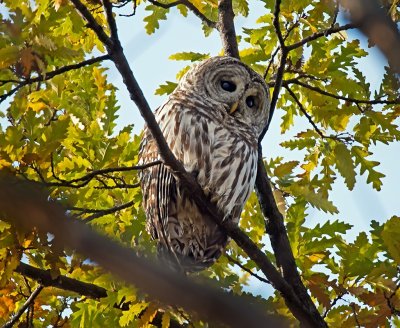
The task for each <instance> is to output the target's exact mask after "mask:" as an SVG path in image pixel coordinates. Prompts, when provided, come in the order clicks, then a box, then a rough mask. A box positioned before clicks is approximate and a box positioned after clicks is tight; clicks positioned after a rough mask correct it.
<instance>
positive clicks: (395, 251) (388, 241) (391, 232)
mask: <svg viewBox="0 0 400 328" xmlns="http://www.w3.org/2000/svg"><path fill="white" fill-rule="evenodd" d="M382 239H383V243H384V244H385V245H386V247H387V249H388V252H389V254H390V256H391V257H392V258H393V260H395V261H396V263H397V264H400V217H397V216H393V217H392V218H391V219H390V220H389V221H387V222H386V223H385V226H384V228H383V231H382Z"/></svg>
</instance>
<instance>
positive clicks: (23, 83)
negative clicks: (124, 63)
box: [0, 55, 110, 103]
mask: <svg viewBox="0 0 400 328" xmlns="http://www.w3.org/2000/svg"><path fill="white" fill-rule="evenodd" d="M109 59H110V56H109V55H103V56H99V57H95V58H91V59H88V60H84V61H82V62H80V63H77V64H72V65H66V66H63V67H60V68H58V69H55V70H54V71H51V72H48V73H45V74H43V75H39V76H37V77H34V78H30V79H26V80H22V81H18V84H17V86H15V87H14V88H13V89H11V90H10V91H9V92H7V93H6V94H4V95H2V96H0V103H2V102H3V101H4V100H6V99H7V98H8V97H10V96H12V95H13V94H14V93H15V92H17V91H18V90H19V89H21V88H22V87H24V86H26V85H30V84H33V83H36V82H42V81H47V80H50V79H51V78H53V77H55V76H57V75H60V74H63V73H66V72H68V71H71V70H74V69H78V68H82V67H84V66H89V65H93V64H95V63H98V62H101V61H103V60H109ZM11 82H13V83H14V81H11V80H9V81H8V82H7V83H11Z"/></svg>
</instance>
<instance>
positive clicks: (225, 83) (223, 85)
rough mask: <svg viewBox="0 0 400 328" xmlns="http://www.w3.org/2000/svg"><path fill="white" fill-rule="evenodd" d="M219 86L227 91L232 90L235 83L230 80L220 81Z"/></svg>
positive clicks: (234, 88) (234, 87)
mask: <svg viewBox="0 0 400 328" xmlns="http://www.w3.org/2000/svg"><path fill="white" fill-rule="evenodd" d="M221 88H222V89H224V90H225V91H228V92H233V91H235V90H236V84H235V83H232V82H230V81H224V80H222V81H221Z"/></svg>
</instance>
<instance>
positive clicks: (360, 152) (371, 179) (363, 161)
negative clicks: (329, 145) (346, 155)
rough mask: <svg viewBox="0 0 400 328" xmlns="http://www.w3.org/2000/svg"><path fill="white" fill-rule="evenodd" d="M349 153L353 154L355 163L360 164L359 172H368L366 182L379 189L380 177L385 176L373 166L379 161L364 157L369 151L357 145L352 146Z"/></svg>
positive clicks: (380, 185)
mask: <svg viewBox="0 0 400 328" xmlns="http://www.w3.org/2000/svg"><path fill="white" fill-rule="evenodd" d="M351 153H352V154H353V155H354V159H355V163H356V165H357V166H358V165H360V173H361V174H364V172H368V178H367V183H372V186H373V188H374V189H376V190H378V191H379V190H381V187H382V178H384V177H385V175H384V174H383V173H380V172H378V171H376V170H375V169H374V168H375V167H377V166H378V165H379V164H380V163H379V162H376V161H370V160H368V159H367V158H366V157H367V156H368V155H370V153H369V152H368V151H366V150H364V149H362V148H361V147H359V146H353V148H352V149H351Z"/></svg>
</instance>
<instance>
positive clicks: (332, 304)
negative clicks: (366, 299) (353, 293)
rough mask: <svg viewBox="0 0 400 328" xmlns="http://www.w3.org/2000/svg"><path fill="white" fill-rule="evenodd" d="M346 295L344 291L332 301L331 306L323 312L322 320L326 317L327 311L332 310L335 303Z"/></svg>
mask: <svg viewBox="0 0 400 328" xmlns="http://www.w3.org/2000/svg"><path fill="white" fill-rule="evenodd" d="M347 293H348V291H347V290H346V291H344V292H342V293H340V294H339V295H337V296H336V297H335V298H334V300H333V301H332V302H331V304H330V305H329V307H328V308H327V309H326V310H325V312H324V314H323V315H322V318H324V319H325V318H326V316H327V315H328V313H329V311H330V310H332V308H333V307H334V306H335V305H336V303H337V302H338V301H340V300H341V299H342V298H343V296H344V295H346V294H347Z"/></svg>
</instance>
